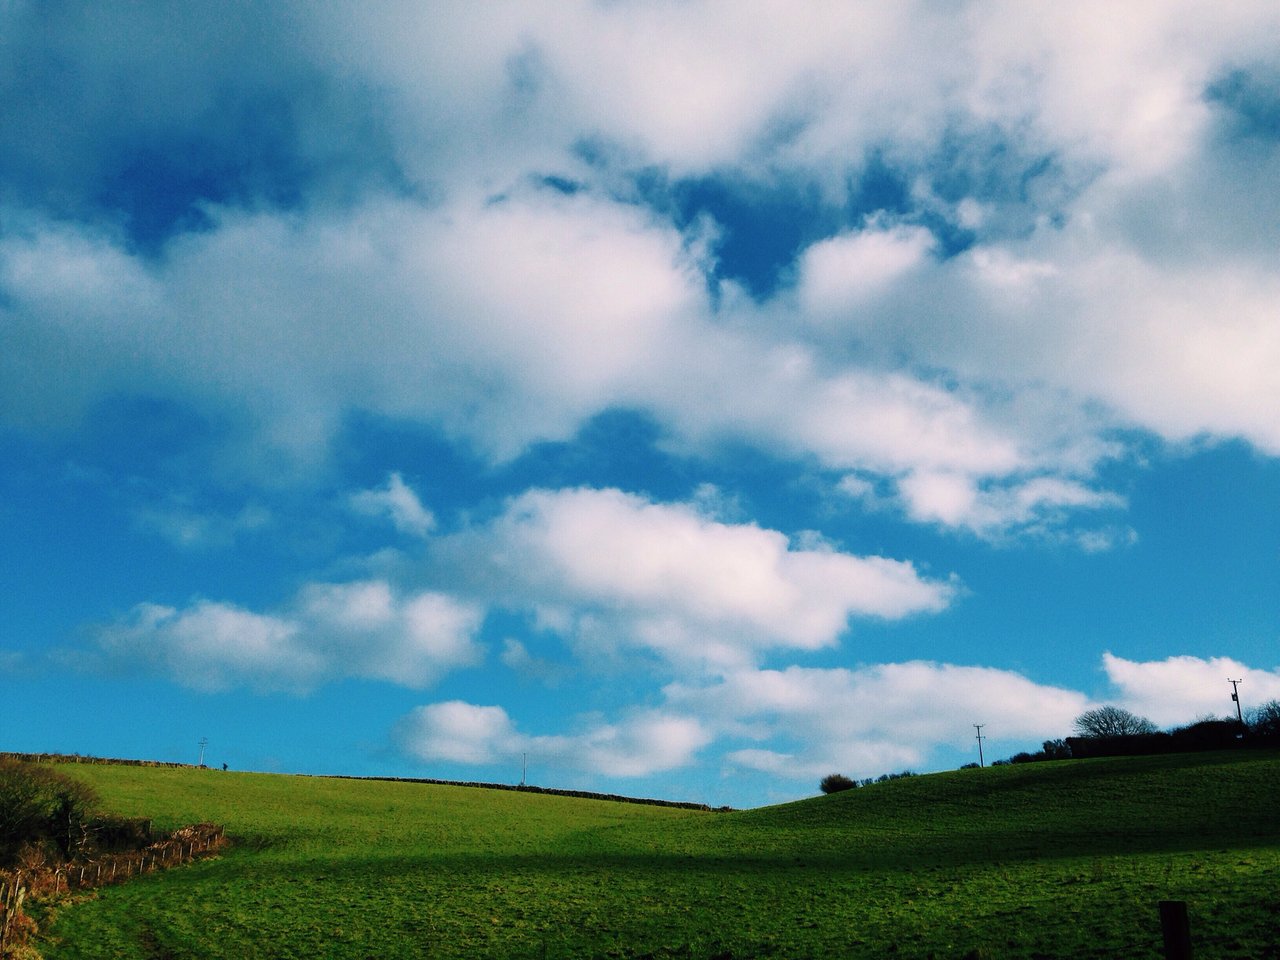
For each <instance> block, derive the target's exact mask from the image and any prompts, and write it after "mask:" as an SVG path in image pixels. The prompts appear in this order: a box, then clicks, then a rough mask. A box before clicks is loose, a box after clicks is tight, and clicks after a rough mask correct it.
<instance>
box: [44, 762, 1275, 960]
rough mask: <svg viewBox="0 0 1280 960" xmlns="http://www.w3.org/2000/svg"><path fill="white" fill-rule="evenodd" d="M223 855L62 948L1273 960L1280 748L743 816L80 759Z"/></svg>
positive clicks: (1022, 771) (120, 896) (113, 897)
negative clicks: (196, 828)
mask: <svg viewBox="0 0 1280 960" xmlns="http://www.w3.org/2000/svg"><path fill="white" fill-rule="evenodd" d="M66 769H67V770H68V772H70V773H72V774H73V775H75V776H78V777H83V778H84V779H86V780H88V781H90V782H92V783H93V784H94V786H95V787H97V789H98V790H99V792H100V793H101V794H102V796H103V799H104V801H105V803H106V805H107V806H108V807H109V808H111V809H112V810H114V811H117V812H120V813H124V814H134V815H149V816H153V817H154V818H155V819H156V823H157V826H170V825H172V826H177V825H180V824H182V823H190V822H195V821H198V820H214V821H217V822H220V823H223V824H225V825H226V827H227V830H228V833H229V834H231V835H233V836H235V837H236V838H237V839H238V843H237V845H236V846H235V847H234V848H233V849H232V850H231V851H230V852H229V853H228V854H226V855H225V856H223V857H221V858H220V859H217V860H212V861H206V862H202V863H197V864H194V865H191V866H188V867H183V868H179V869H176V870H173V871H169V872H167V873H162V874H155V875H150V876H148V877H146V878H144V879H142V880H139V881H135V882H131V883H129V884H127V885H124V886H120V887H113V888H108V889H104V890H102V891H101V892H100V893H99V894H98V895H97V897H96V898H95V899H92V900H88V901H86V902H83V903H78V904H75V905H74V906H70V907H65V908H63V909H62V910H61V911H60V913H59V914H58V916H57V917H56V919H54V920H53V921H52V922H51V923H50V924H48V925H47V926H46V928H45V934H46V937H47V938H49V939H45V940H44V941H43V942H42V943H41V944H40V949H41V952H42V953H43V954H44V956H45V957H46V958H47V960H63V958H89V957H93V958H107V957H111V958H127V957H155V958H162V957H182V958H185V957H196V958H202V957H209V958H214V957H218V958H222V957H237V958H242V960H252V958H259V957H262V958H276V957H281V958H283V957H298V958H317V957H334V958H339V957H341V958H366V957H370V958H384V957H423V956H426V957H528V958H543V957H547V958H561V957H619V958H635V957H690V958H710V957H720V958H729V957H733V958H747V957H787V958H792V957H875V958H882V957H992V958H995V957H1001V958H1003V957H1010V958H1032V957H1046V958H1047V957H1054V958H1065V957H1108V958H1112V957H1114V958H1122V957H1142V958H1157V957H1160V956H1162V953H1161V950H1160V943H1161V941H1160V928H1159V920H1158V913H1157V903H1158V901H1160V900H1162V899H1180V900H1186V901H1188V903H1189V908H1190V915H1191V924H1192V934H1193V938H1194V942H1195V948H1196V957H1197V958H1198V960H1203V958H1222V957H1240V958H1251V960H1263V958H1268V957H1271V958H1276V957H1280V800H1278V797H1280V793H1278V791H1280V756H1277V755H1276V754H1275V753H1273V752H1266V753H1259V752H1233V753H1229V754H1199V755H1178V756H1165V757H1147V758H1125V759H1107V760H1093V761H1066V762H1059V763H1041V764H1028V765H1022V766H1013V767H996V768H988V769H986V770H966V771H957V772H955V773H948V774H937V775H933V776H928V777H918V778H913V779H906V780H898V781H893V782H890V783H885V784H880V785H876V786H873V787H867V788H863V789H860V790H855V791H850V792H847V793H842V794H836V795H833V796H830V797H819V798H815V799H813V800H807V801H803V802H800V803H794V804H787V805H784V806H778V807H769V808H763V809H759V810H750V811H743V812H739V813H732V814H713V813H703V812H699V811H689V810H676V809H668V808H660V807H646V806H634V805H627V804H616V803H607V802H602V801H593V800H582V799H571V798H564V797H553V796H539V795H532V794H521V793H510V792H501V791H487V790H480V789H470V788H462V787H447V786H428V785H418V784H407V783H384V782H372V781H369V782H361V781H347V780H322V779H311V778H302V777H286V776H273V775H266V774H237V773H222V772H218V771H198V770H164V769H149V768H138V767H124V766H69V767H67V768H66Z"/></svg>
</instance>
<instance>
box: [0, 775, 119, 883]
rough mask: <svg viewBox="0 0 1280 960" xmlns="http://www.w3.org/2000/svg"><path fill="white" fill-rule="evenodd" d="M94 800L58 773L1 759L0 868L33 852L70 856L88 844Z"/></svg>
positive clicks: (89, 790) (82, 786)
mask: <svg viewBox="0 0 1280 960" xmlns="http://www.w3.org/2000/svg"><path fill="white" fill-rule="evenodd" d="M97 801H98V798H97V795H96V794H95V793H94V792H93V790H92V788H90V787H89V786H87V785H86V784H83V783H81V782H80V781H78V780H73V779H71V778H70V777H68V776H65V775H64V774H61V773H59V772H58V771H56V770H50V769H48V768H46V767H41V766H37V765H35V764H30V763H23V762H21V761H18V760H0V865H4V864H8V863H12V862H13V861H14V860H15V859H16V858H17V856H18V853H19V851H21V850H22V849H23V848H31V847H45V848H50V851H51V852H55V851H56V852H57V853H58V854H59V855H60V856H61V857H62V858H63V859H68V858H70V857H72V856H73V855H74V854H75V853H77V852H79V851H80V850H81V849H82V848H83V847H84V846H85V845H86V843H87V842H88V839H89V828H88V822H89V817H90V814H91V812H92V810H93V807H94V805H95V804H96V803H97Z"/></svg>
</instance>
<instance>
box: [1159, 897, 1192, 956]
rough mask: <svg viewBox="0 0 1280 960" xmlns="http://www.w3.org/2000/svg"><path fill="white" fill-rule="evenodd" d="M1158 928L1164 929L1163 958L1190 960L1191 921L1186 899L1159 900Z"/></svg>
mask: <svg viewBox="0 0 1280 960" xmlns="http://www.w3.org/2000/svg"><path fill="white" fill-rule="evenodd" d="M1160 928H1161V930H1163V931H1164V956H1165V960H1191V922H1190V921H1189V920H1188V919H1187V901H1185V900H1161V901H1160Z"/></svg>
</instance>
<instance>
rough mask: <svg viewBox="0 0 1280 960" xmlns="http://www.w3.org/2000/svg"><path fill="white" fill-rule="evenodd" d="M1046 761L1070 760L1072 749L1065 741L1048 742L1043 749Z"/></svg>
mask: <svg viewBox="0 0 1280 960" xmlns="http://www.w3.org/2000/svg"><path fill="white" fill-rule="evenodd" d="M1042 749H1043V751H1044V758H1045V759H1046V760H1070V759H1071V747H1070V746H1068V745H1067V741H1065V740H1046V741H1045V742H1044V745H1043V747H1042Z"/></svg>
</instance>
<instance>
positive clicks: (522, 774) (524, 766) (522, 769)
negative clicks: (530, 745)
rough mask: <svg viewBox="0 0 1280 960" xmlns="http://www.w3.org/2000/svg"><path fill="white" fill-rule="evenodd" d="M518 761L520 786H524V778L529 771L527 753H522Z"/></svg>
mask: <svg viewBox="0 0 1280 960" xmlns="http://www.w3.org/2000/svg"><path fill="white" fill-rule="evenodd" d="M520 756H521V758H522V759H521V761H520V786H522V787H523V786H524V779H525V777H526V776H527V775H528V773H529V755H528V754H527V753H522V754H521V755H520Z"/></svg>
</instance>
